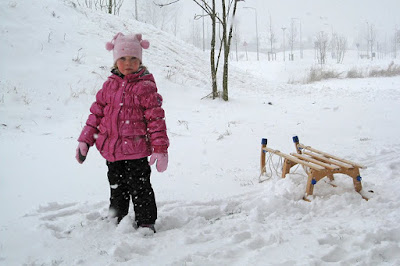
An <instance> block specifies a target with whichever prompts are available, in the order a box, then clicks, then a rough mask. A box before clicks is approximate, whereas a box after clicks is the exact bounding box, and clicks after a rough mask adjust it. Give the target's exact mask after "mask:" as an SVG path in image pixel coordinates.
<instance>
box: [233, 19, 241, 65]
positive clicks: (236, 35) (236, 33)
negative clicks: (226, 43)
mask: <svg viewBox="0 0 400 266" xmlns="http://www.w3.org/2000/svg"><path fill="white" fill-rule="evenodd" d="M232 40H233V42H234V44H235V54H236V61H239V58H238V45H239V43H240V34H239V29H238V27H237V25H236V26H235V27H234V28H233V36H232Z"/></svg>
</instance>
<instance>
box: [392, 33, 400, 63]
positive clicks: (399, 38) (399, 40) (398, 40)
mask: <svg viewBox="0 0 400 266" xmlns="http://www.w3.org/2000/svg"><path fill="white" fill-rule="evenodd" d="M398 44H400V30H398V29H395V31H394V37H393V57H394V58H397V45H398Z"/></svg>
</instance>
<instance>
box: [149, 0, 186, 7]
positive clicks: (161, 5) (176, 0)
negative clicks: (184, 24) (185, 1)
mask: <svg viewBox="0 0 400 266" xmlns="http://www.w3.org/2000/svg"><path fill="white" fill-rule="evenodd" d="M179 1H180V0H173V1H172V2H169V3H165V4H157V3H156V2H154V1H153V3H154V4H155V5H156V6H159V7H160V8H161V7H164V6H169V5H172V4H175V3H177V2H179Z"/></svg>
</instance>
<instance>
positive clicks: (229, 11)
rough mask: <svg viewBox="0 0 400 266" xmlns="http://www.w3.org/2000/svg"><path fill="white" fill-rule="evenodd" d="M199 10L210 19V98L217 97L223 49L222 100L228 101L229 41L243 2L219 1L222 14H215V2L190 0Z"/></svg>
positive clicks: (236, 0) (161, 5)
mask: <svg viewBox="0 0 400 266" xmlns="http://www.w3.org/2000/svg"><path fill="white" fill-rule="evenodd" d="M178 1H179V0H174V1H171V0H170V1H167V3H164V4H157V5H158V6H160V7H163V6H166V5H170V4H173V3H176V2H178ZM192 1H193V2H195V3H196V4H197V5H198V6H199V7H200V8H201V9H203V10H204V12H205V14H206V15H207V16H208V17H210V19H211V27H212V34H211V52H210V67H211V79H212V98H213V99H215V98H217V97H218V86H217V72H218V64H219V60H220V55H221V52H222V48H223V58H224V61H223V74H222V87H223V88H222V89H223V91H222V98H223V99H224V100H225V101H228V100H229V96H228V79H229V53H230V48H231V47H230V46H231V40H232V36H233V26H234V25H233V22H234V18H235V15H236V7H237V3H238V2H241V1H243V0H220V1H221V8H222V12H221V13H217V12H216V1H215V0H211V3H209V2H210V1H208V0H192ZM217 23H219V24H220V26H221V28H222V37H221V46H220V49H219V53H218V58H217V60H216V57H215V44H216V25H217Z"/></svg>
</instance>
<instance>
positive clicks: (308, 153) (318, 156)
mask: <svg viewBox="0 0 400 266" xmlns="http://www.w3.org/2000/svg"><path fill="white" fill-rule="evenodd" d="M303 154H305V155H309V156H312V157H314V158H317V159H318V160H321V161H324V162H327V163H329V164H334V165H337V166H340V167H343V168H347V169H351V168H354V166H353V165H350V164H347V163H343V162H339V161H334V160H332V159H331V158H327V157H324V156H321V155H319V154H315V153H312V152H308V151H304V152H303Z"/></svg>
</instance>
